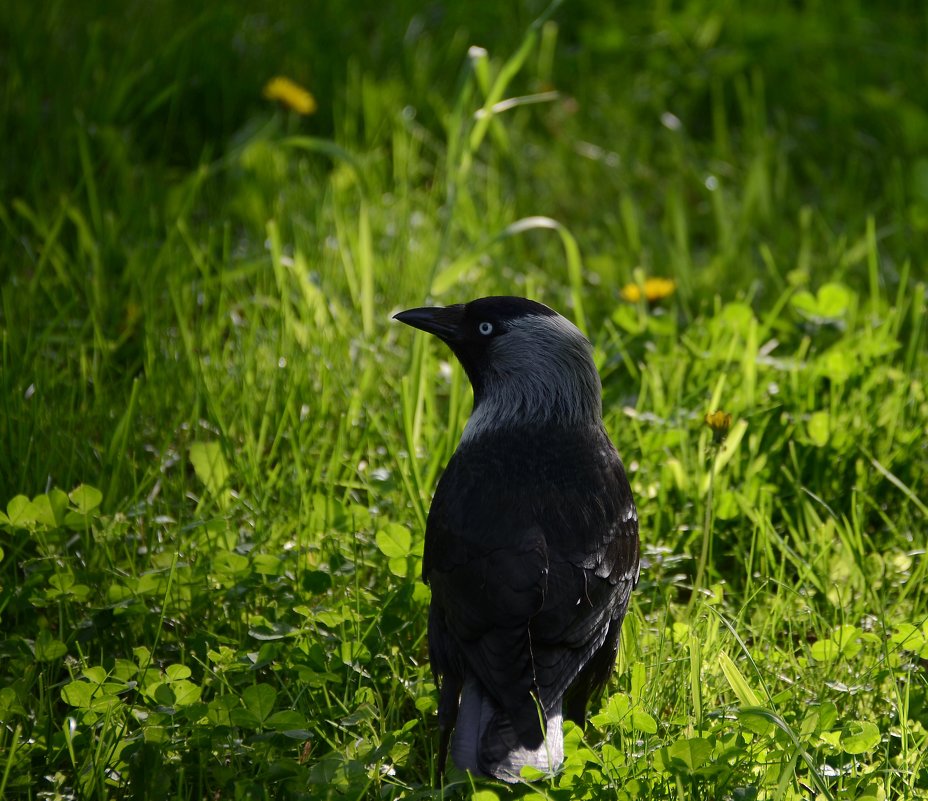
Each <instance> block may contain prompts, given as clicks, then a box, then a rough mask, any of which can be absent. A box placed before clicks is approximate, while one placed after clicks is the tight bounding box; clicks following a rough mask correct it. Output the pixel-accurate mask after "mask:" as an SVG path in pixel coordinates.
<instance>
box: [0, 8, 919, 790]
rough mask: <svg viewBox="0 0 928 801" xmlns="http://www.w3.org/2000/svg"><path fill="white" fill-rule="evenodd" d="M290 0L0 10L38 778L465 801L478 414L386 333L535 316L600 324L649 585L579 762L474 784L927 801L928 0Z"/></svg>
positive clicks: (6, 376) (21, 775) (11, 565)
mask: <svg viewBox="0 0 928 801" xmlns="http://www.w3.org/2000/svg"><path fill="white" fill-rule="evenodd" d="M283 5H284V6H285V8H283V9H282V10H280V11H279V13H280V14H281V15H282V16H281V18H280V19H276V18H272V17H271V16H270V15H268V16H264V17H262V16H253V15H250V14H246V13H244V12H243V11H241V10H240V9H237V8H236V7H235V5H234V4H233V5H232V6H229V9H227V10H226V11H222V12H220V11H211V12H210V11H207V12H202V13H200V12H198V11H194V10H191V9H187V8H186V7H184V8H181V7H179V6H178V7H177V8H175V11H176V12H177V14H175V15H174V16H173V17H172V20H174V22H172V25H171V26H166V24H165V23H164V22H163V20H161V18H160V15H159V17H158V19H154V18H152V19H147V18H143V19H142V22H143V23H148V24H147V25H146V24H138V25H133V26H131V27H130V28H126V27H125V25H126V20H123V19H121V18H120V17H118V16H106V15H103V14H102V12H101V15H100V16H95V15H94V14H92V13H91V12H90V11H88V10H86V9H85V10H84V11H82V12H81V14H83V15H86V16H81V14H76V13H75V15H74V16H67V15H66V16H67V19H65V18H64V17H60V18H59V17H55V16H54V15H48V16H42V18H41V19H38V18H37V16H36V12H32V11H30V10H29V8H28V7H27V6H26V5H20V4H12V6H11V7H10V8H7V9H5V10H4V11H2V12H0V17H2V19H3V20H4V21H5V23H6V28H7V29H8V30H9V31H10V32H12V33H15V34H16V36H15V40H16V43H17V47H16V48H15V50H14V51H13V54H12V55H11V57H10V65H11V66H10V69H9V70H8V71H7V72H6V76H5V77H4V78H3V80H5V81H6V88H7V99H6V100H5V103H6V109H7V111H8V112H9V114H7V115H6V116H5V117H4V116H3V115H0V130H2V131H3V132H4V133H5V134H6V136H5V140H6V141H7V143H8V144H7V147H8V149H9V151H10V153H13V154H15V156H16V158H15V160H14V159H13V157H12V156H11V157H8V158H7V159H6V160H5V162H4V164H5V167H4V170H3V171H2V174H0V180H2V185H3V187H4V188H5V189H6V190H7V194H6V195H5V196H4V199H3V201H2V203H0V225H2V227H3V229H4V230H5V231H6V232H7V234H8V236H7V237H6V239H5V240H3V241H2V243H0V259H2V265H3V272H2V276H3V281H4V282H3V285H2V293H3V294H2V305H0V331H2V341H0V399H2V400H0V403H2V406H0V441H2V447H0V509H2V515H3V516H0V618H2V624H3V630H4V638H3V639H2V641H0V721H2V724H3V725H2V727H0V796H2V797H4V798H6V797H10V798H20V797H22V798H34V797H48V798H56V797H58V798H67V797H76V798H82V799H83V798H88V799H89V798H109V797H127V796H131V797H136V798H152V799H155V798H158V799H161V798H200V797H207V796H209V797H222V798H225V797H230V798H231V797H236V798H239V797H241V798H245V797H247V798H270V797H282V798H291V797H293V798H302V797H305V798H319V797H332V798H342V797H346V798H358V797H379V798H383V797H387V798H391V797H410V798H412V797H416V798H421V797H437V796H438V794H439V791H438V790H437V789H434V783H435V782H436V780H437V774H436V765H435V746H436V736H435V732H436V696H435V691H434V690H435V688H434V686H433V683H432V678H431V675H430V672H429V669H428V663H427V649H426V642H425V628H426V610H427V604H428V590H427V588H426V587H425V586H424V585H422V583H421V582H420V581H419V580H418V575H419V571H420V561H421V553H422V538H423V529H424V521H425V515H426V513H427V509H428V504H429V500H430V498H431V493H432V491H433V488H434V486H435V483H436V481H437V478H438V476H439V475H440V472H441V469H442V467H443V465H444V464H445V462H446V461H447V459H448V457H449V455H450V454H451V452H452V451H453V449H454V447H455V444H456V441H457V437H458V436H459V433H460V431H461V429H462V427H463V425H464V421H465V420H466V417H467V413H468V411H469V403H470V399H469V390H468V388H467V381H466V378H465V377H464V376H463V374H462V372H461V371H460V369H459V368H458V367H457V366H456V365H455V364H453V363H452V362H451V359H450V357H449V354H448V353H447V352H445V351H443V350H441V349H440V348H439V347H437V346H436V345H435V344H433V343H429V342H427V341H426V338H425V337H411V336H409V332H408V331H404V330H398V329H399V327H398V326H394V325H392V324H391V322H390V317H391V314H392V313H393V312H394V311H396V310H397V309H399V308H403V307H408V306H410V305H416V304H421V303H426V302H430V301H433V300H434V301H436V302H457V301H461V300H466V299H470V298H472V297H476V296H479V295H484V294H493V293H515V294H525V295H530V296H532V297H536V298H538V299H540V300H542V301H544V302H546V303H549V304H551V305H553V306H555V307H556V308H558V309H559V310H560V311H562V312H564V313H565V314H566V315H568V316H570V317H572V318H573V319H574V320H576V321H577V322H578V324H581V325H583V326H584V329H585V330H586V331H587V332H588V333H589V335H590V338H591V339H592V341H593V343H594V347H595V356H596V360H597V364H598V366H599V368H600V372H601V374H602V376H603V386H604V411H605V419H606V425H607V428H608V429H609V431H610V433H611V435H612V436H613V438H614V440H615V441H616V444H617V446H618V447H619V450H620V452H621V453H622V455H623V458H624V460H625V463H626V465H627V467H628V470H629V474H630V478H631V481H632V485H633V489H634V492H635V495H636V498H637V499H638V505H639V511H640V515H641V523H642V540H643V544H644V552H645V567H644V570H643V573H642V580H641V583H640V585H639V587H638V589H637V591H636V593H635V595H634V597H633V601H632V606H631V609H630V612H629V617H628V620H627V622H626V628H625V631H624V634H623V640H622V646H621V651H620V656H619V660H618V666H617V671H616V676H615V678H614V680H613V681H612V682H611V684H610V686H609V688H608V690H607V694H606V697H605V698H604V699H603V703H602V704H601V706H600V707H599V708H597V709H596V710H594V714H593V718H592V723H591V725H590V727H589V728H588V729H587V730H586V731H585V732H581V731H580V730H578V729H576V728H569V729H568V731H567V732H566V735H565V747H566V750H567V761H566V764H565V768H564V771H563V773H562V774H561V775H560V776H559V777H558V778H557V779H555V780H554V781H553V782H551V783H541V784H538V785H536V786H534V787H531V788H530V787H517V788H514V789H512V790H510V789H507V788H504V787H501V786H499V785H495V784H492V783H484V782H476V783H474V782H472V781H470V780H469V779H468V778H467V777H464V776H462V775H460V774H459V773H457V772H452V773H451V774H450V775H449V777H448V782H449V784H450V785H451V794H452V795H454V796H455V797H457V796H464V797H467V796H469V795H471V794H472V791H473V790H475V791H476V792H477V793H482V794H481V795H477V796H476V797H477V798H478V800H479V801H492V799H493V797H494V796H493V795H492V794H493V793H495V794H497V795H498V796H499V797H501V798H502V797H523V796H524V797H532V798H538V797H549V798H556V799H561V798H616V797H618V798H674V799H691V798H706V799H708V798H713V799H715V798H731V799H753V798H757V799H777V800H779V799H800V798H801V799H807V798H812V797H815V798H821V799H832V798H833V799H845V798H847V799H849V798H855V799H876V801H882V799H886V798H900V799H901V798H918V797H926V796H928V779H926V776H928V759H926V754H928V743H926V740H928V732H926V727H928V706H926V700H928V687H926V682H925V677H924V665H925V659H928V598H926V589H925V587H926V580H928V576H926V572H928V568H926V560H925V534H924V532H925V530H926V528H928V497H926V491H925V487H926V486H928V458H926V453H925V442H926V435H928V394H926V393H928V390H926V377H928V370H926V361H928V360H926V340H925V329H926V324H925V271H924V264H925V258H926V248H925V232H926V230H928V227H926V223H925V221H926V219H928V214H926V211H925V210H926V208H928V199H926V198H928V196H926V194H925V192H924V187H923V186H922V183H923V180H922V179H923V177H924V175H923V174H924V164H923V163H922V162H923V159H921V158H920V156H921V154H923V153H924V145H925V143H926V140H925V136H924V130H923V123H922V122H921V117H922V116H924V115H923V113H922V112H920V111H919V108H923V107H924V104H923V103H920V102H918V101H919V99H920V98H921V99H923V100H925V99H928V98H925V97H924V96H925V88H924V86H922V85H921V83H917V82H916V81H915V80H914V77H913V78H912V79H911V80H909V77H911V76H914V75H915V74H917V70H916V69H915V68H914V67H915V66H918V65H921V66H922V67H923V66H924V54H923V52H922V51H923V48H922V47H921V43H922V41H923V39H924V36H923V30H922V29H923V27H924V19H922V18H921V17H919V18H916V19H914V20H913V19H911V18H910V17H909V16H908V15H907V13H906V12H904V11H898V12H895V13H893V14H892V15H889V14H887V15H886V16H885V19H884V18H881V17H880V16H879V15H877V16H874V17H872V18H866V17H863V16H861V15H862V14H864V13H865V12H864V11H861V10H859V9H857V8H856V4H853V3H846V4H845V3H838V4H834V5H833V6H829V8H827V9H825V8H822V9H818V10H816V9H807V10H806V11H805V12H804V13H800V12H797V11H793V10H783V9H779V8H774V7H773V6H771V7H770V8H767V7H763V8H760V7H759V8H757V9H756V10H746V9H740V10H739V11H738V12H737V13H735V11H734V10H726V9H725V8H722V7H720V9H719V10H711V11H707V10H706V9H705V8H703V7H702V6H700V5H699V4H695V3H693V4H690V5H687V6H685V7H684V8H682V9H680V10H678V11H669V10H666V9H664V10H660V9H658V10H648V11H643V10H642V11H634V10H631V9H629V10H626V11H624V12H622V14H621V15H620V17H621V18H619V17H617V16H613V11H612V10H611V7H607V8H601V9H587V8H585V7H584V6H583V5H581V4H565V5H564V6H562V7H560V8H555V9H549V11H553V12H554V13H553V16H551V17H550V18H549V19H545V18H541V19H538V20H536V22H535V23H534V24H533V23H532V19H533V18H532V16H530V15H526V16H524V18H523V16H522V15H523V13H525V12H524V9H522V7H521V6H519V7H516V6H513V8H512V9H508V10H498V9H497V10H494V9H491V8H489V7H488V8H486V9H483V10H479V9H477V10H473V11H472V12H471V13H472V16H464V17H462V16H459V15H460V14H462V13H463V12H461V11H460V10H458V9H456V8H451V7H449V8H448V9H447V10H446V13H447V17H446V18H444V19H443V20H439V19H437V18H436V19H432V18H430V17H428V15H426V16H421V15H419V16H414V14H417V13H418V11H419V10H418V9H417V8H416V9H414V8H412V7H410V8H408V9H403V13H399V11H397V13H396V14H394V15H392V16H391V20H388V21H385V22H384V25H383V27H382V28H378V32H377V35H376V36H375V37H374V38H373V39H371V38H370V33H369V31H368V30H367V28H366V26H365V23H364V19H363V14H361V13H360V12H359V13H358V14H357V17H356V16H355V15H354V14H352V13H349V12H348V11H339V12H338V13H335V12H329V11H324V10H323V11H319V10H317V11H316V12H314V13H317V14H319V15H320V16H319V17H318V18H315V19H314V20H312V21H311V22H313V24H309V22H310V21H308V20H306V19H304V17H303V15H304V14H306V13H308V12H307V11H305V10H303V9H302V7H299V8H297V7H296V6H294V7H293V8H287V7H286V6H287V4H283ZM507 8H508V7H507ZM139 13H143V14H144V12H139ZM616 13H618V12H616ZM867 13H874V14H875V13H876V12H867ZM327 14H331V16H326V15H327ZM410 20H411V21H410ZM288 22H289V23H290V24H285V23H288ZM800 23H801V24H800ZM877 23H879V25H878V26H877ZM919 26H921V28H920V27H919ZM919 30H922V33H921V34H919V33H918V31H919ZM294 31H296V32H299V35H297V33H296V32H294ZM117 33H118V34H119V35H118V36H117ZM40 34H41V36H40ZM377 36H380V37H383V39H382V41H381V40H378V39H377ZM69 37H71V38H69ZM291 37H292V38H291ZM338 37H340V38H338ZM391 37H394V38H391ZM880 37H883V38H882V39H881V38H880ZM72 39H73V41H75V42H80V43H82V45H86V46H82V47H81V48H78V52H80V53H81V54H82V55H81V58H83V59H84V62H83V63H82V64H81V65H80V74H79V75H74V74H72V73H74V72H75V68H74V65H73V64H71V63H70V62H69V61H67V59H63V57H62V56H61V52H63V51H62V50H61V49H55V48H50V49H49V47H48V46H47V41H49V40H51V41H56V42H61V41H71V40H72ZM837 39H841V40H842V41H845V42H847V43H848V45H847V47H846V48H838V47H831V46H827V43H829V42H832V41H835V40H837ZM304 40H305V41H304ZM336 40H337V41H339V42H341V43H342V45H345V46H347V47H348V50H346V51H345V50H342V49H338V48H336V46H335V45H333V44H332V43H331V42H333V41H336ZM153 41H157V46H154V45H153V44H152V42H153ZM383 41H386V42H389V43H390V46H389V47H386V46H382V45H383ZM229 42H233V43H234V47H233V50H232V51H230V50H229V49H228V48H229V47H230V45H229V44H228V43H229ZM285 42H286V43H287V44H288V47H282V46H280V45H282V44H284V43H285ZM823 43H824V44H823ZM207 44H209V46H207ZM475 45H476V46H479V47H472V46H475ZM813 46H814V47H813ZM378 47H380V49H378ZM810 48H811V49H814V52H815V53H816V59H818V60H819V61H821V62H822V64H821V65H820V66H821V69H818V68H817V69H816V70H808V69H806V68H805V66H804V65H806V62H807V61H808V59H810V58H811V55H810V52H811V50H810ZM854 48H857V49H854ZM67 52H71V51H70V50H69V51H67ZM230 53H234V57H233V55H230ZM281 54H285V55H281ZM236 58H238V59H240V61H236V60H235V59H236ZM313 59H316V60H315V61H314V60H313ZM336 63H337V64H338V69H335V67H334V66H333V65H334V64H336ZM816 63H818V62H816ZM243 64H244V65H245V66H247V67H248V70H247V75H246V76H245V77H242V74H241V73H240V72H239V70H242V71H243V72H244V69H243V67H242V65H243ZM307 64H312V65H313V66H314V67H315V70H312V69H309V68H308V67H307ZM39 71H41V72H39ZM887 71H888V72H889V73H891V75H892V76H893V81H894V83H893V84H892V85H889V86H886V85H884V84H885V74H886V72H887ZM37 74H41V75H43V76H44V79H43V80H44V81H46V82H50V83H54V84H55V85H57V86H58V87H59V92H58V94H57V95H56V97H58V98H59V101H60V102H57V103H50V102H48V96H46V94H45V92H46V91H47V88H43V81H39V80H32V78H33V77H35V75H37ZM282 74H288V75H300V76H304V75H311V76H315V80H316V81H317V83H313V82H312V81H310V80H307V81H306V85H305V87H304V89H305V91H309V92H311V93H312V97H313V99H314V101H315V102H316V103H317V104H318V106H319V107H318V109H317V110H316V112H315V114H314V115H313V116H311V117H301V116H299V115H297V114H291V112H290V111H283V112H281V111H280V110H277V109H273V108H269V106H270V105H271V104H269V103H268V102H267V100H266V99H264V98H263V97H262V87H264V86H265V84H266V83H267V81H268V80H269V79H271V78H272V77H273V76H275V75H282ZM27 76H28V77H30V80H28V81H27V80H26V77H27ZM900 76H901V77H900ZM799 89H802V90H803V91H799ZM62 98H63V99H62ZM861 98H862V99H861ZM304 108H305V106H304ZM75 110H76V111H75ZM920 115H921V116H920ZM10 120H18V121H20V123H21V124H20V125H19V127H16V125H14V124H12V123H11V122H10ZM52 123H54V124H52ZM920 126H922V127H920ZM46 129H47V130H53V131H54V133H55V136H54V137H52V136H51V135H50V134H48V132H47V130H46ZM920 131H921V133H919V132H920ZM919 176H921V177H919Z"/></svg>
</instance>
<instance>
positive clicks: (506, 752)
mask: <svg viewBox="0 0 928 801" xmlns="http://www.w3.org/2000/svg"><path fill="white" fill-rule="evenodd" d="M562 720H563V717H562V714H561V705H560V703H558V705H557V708H556V709H553V710H550V711H549V712H548V713H547V715H546V727H545V728H546V735H545V737H544V738H543V739H542V741H541V743H540V745H538V746H536V747H531V746H526V745H524V744H523V743H522V742H520V739H519V735H518V733H517V732H516V730H515V728H514V727H513V725H512V722H511V721H510V719H509V717H508V716H507V714H506V712H505V711H504V710H502V709H500V708H499V707H498V706H497V705H496V704H495V703H494V701H493V700H492V699H491V698H490V697H489V696H488V695H487V693H486V692H485V691H484V690H483V688H482V687H481V686H480V684H479V683H478V682H477V680H476V679H475V678H474V677H473V676H468V677H467V679H465V681H464V687H463V689H462V691H461V703H460V706H459V708H458V717H457V722H456V725H455V729H454V735H453V737H452V740H451V758H452V759H453V760H454V764H455V765H457V766H458V767H459V768H461V769H462V770H469V771H471V772H472V773H475V774H478V775H484V776H492V777H494V778H497V779H500V780H502V781H505V782H510V783H513V782H517V781H519V780H520V778H521V770H522V768H523V767H524V766H526V765H530V766H531V767H533V768H536V769H537V770H540V771H543V772H544V773H553V772H554V771H555V770H556V769H557V768H558V766H559V765H560V764H561V762H563V761H564V733H563V728H562V725H561V724H562Z"/></svg>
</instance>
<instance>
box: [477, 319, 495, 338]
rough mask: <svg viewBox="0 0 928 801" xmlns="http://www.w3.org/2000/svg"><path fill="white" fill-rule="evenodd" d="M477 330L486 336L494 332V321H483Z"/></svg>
mask: <svg viewBox="0 0 928 801" xmlns="http://www.w3.org/2000/svg"><path fill="white" fill-rule="evenodd" d="M477 330H478V331H479V332H480V333H481V334H483V335H484V336H485V337H488V336H490V334H492V333H493V323H488V322H482V323H480V325H478V326H477Z"/></svg>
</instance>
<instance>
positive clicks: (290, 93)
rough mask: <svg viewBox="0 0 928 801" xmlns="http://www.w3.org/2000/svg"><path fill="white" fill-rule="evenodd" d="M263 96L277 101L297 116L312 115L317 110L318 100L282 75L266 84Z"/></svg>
mask: <svg viewBox="0 0 928 801" xmlns="http://www.w3.org/2000/svg"><path fill="white" fill-rule="evenodd" d="M263 94H264V96H265V97H266V98H267V99H268V100H277V101H279V102H280V103H283V105H285V106H286V107H287V108H289V109H292V110H293V111H295V112H296V113H297V114H312V113H313V112H314V111H315V110H316V98H314V97H313V96H312V94H310V92H308V91H307V90H306V89H304V88H303V87H302V86H300V85H299V84H298V83H296V81H291V80H290V79H289V78H285V77H283V76H282V75H277V76H276V77H274V78H271V80H269V81H268V82H267V83H266V84H264V92H263Z"/></svg>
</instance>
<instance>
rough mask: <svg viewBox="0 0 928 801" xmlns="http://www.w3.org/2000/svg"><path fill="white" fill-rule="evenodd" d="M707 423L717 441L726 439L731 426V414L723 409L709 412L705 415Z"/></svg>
mask: <svg viewBox="0 0 928 801" xmlns="http://www.w3.org/2000/svg"><path fill="white" fill-rule="evenodd" d="M705 421H706V425H707V426H709V428H710V429H712V437H713V439H715V441H716V442H720V441H721V440H723V439H725V436H726V435H727V434H728V429H729V428H731V415H730V414H728V412H723V411H722V410H721V409H720V410H718V411H715V412H709V413H707V414H706V417H705Z"/></svg>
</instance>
